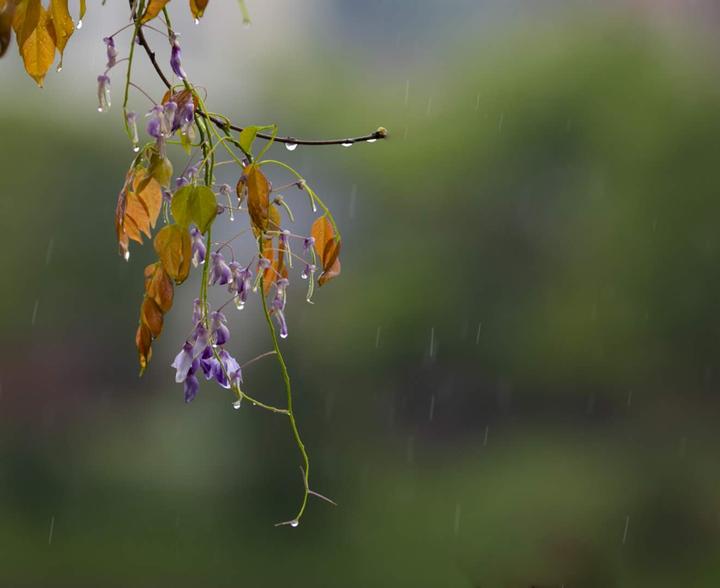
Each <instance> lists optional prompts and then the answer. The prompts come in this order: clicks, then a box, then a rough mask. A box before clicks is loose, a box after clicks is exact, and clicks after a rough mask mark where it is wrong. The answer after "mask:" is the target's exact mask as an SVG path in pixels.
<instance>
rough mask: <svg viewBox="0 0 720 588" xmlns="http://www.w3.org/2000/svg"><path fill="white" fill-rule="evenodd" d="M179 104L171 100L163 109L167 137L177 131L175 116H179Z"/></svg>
mask: <svg viewBox="0 0 720 588" xmlns="http://www.w3.org/2000/svg"><path fill="white" fill-rule="evenodd" d="M177 109H178V105H177V102H174V101H173V100H170V101H169V102H167V103H166V104H165V106H164V107H163V121H162V122H163V123H164V124H163V133H164V134H165V136H166V137H169V136H170V135H172V133H173V131H174V130H175V115H176V114H177Z"/></svg>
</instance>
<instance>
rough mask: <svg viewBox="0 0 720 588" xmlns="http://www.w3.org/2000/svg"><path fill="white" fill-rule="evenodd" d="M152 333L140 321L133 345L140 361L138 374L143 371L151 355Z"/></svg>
mask: <svg viewBox="0 0 720 588" xmlns="http://www.w3.org/2000/svg"><path fill="white" fill-rule="evenodd" d="M151 346H152V333H150V329H148V328H147V327H146V326H145V325H143V324H142V323H140V324H139V325H138V328H137V332H136V333H135V347H137V350H138V359H139V361H140V375H142V373H143V372H144V371H145V368H146V367H147V365H148V362H149V361H150V358H151V357H152V348H151Z"/></svg>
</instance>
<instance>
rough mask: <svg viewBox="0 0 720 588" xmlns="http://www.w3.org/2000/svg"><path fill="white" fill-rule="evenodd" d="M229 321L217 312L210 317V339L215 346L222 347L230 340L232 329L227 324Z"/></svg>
mask: <svg viewBox="0 0 720 588" xmlns="http://www.w3.org/2000/svg"><path fill="white" fill-rule="evenodd" d="M226 322H227V319H226V318H225V315H224V314H223V313H222V312H220V311H217V310H216V311H215V312H213V313H212V314H211V315H210V338H211V339H212V340H213V342H214V345H216V346H222V345H225V343H227V342H228V340H229V339H230V329H228V328H227V325H226V324H225V323H226Z"/></svg>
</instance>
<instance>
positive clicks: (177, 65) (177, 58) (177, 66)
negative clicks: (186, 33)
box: [170, 35, 187, 80]
mask: <svg viewBox="0 0 720 588" xmlns="http://www.w3.org/2000/svg"><path fill="white" fill-rule="evenodd" d="M171 42H172V48H171V49H170V67H171V68H172V70H173V72H174V73H175V75H176V76H177V77H179V78H180V79H182V80H184V79H186V78H187V75H186V74H185V70H184V69H183V66H182V50H181V49H180V44H179V43H178V42H177V37H176V36H175V35H173V36H172V39H171Z"/></svg>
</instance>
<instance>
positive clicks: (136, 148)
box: [133, 145, 140, 153]
mask: <svg viewBox="0 0 720 588" xmlns="http://www.w3.org/2000/svg"><path fill="white" fill-rule="evenodd" d="M138 151H140V145H133V152H134V153H137V152H138Z"/></svg>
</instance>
